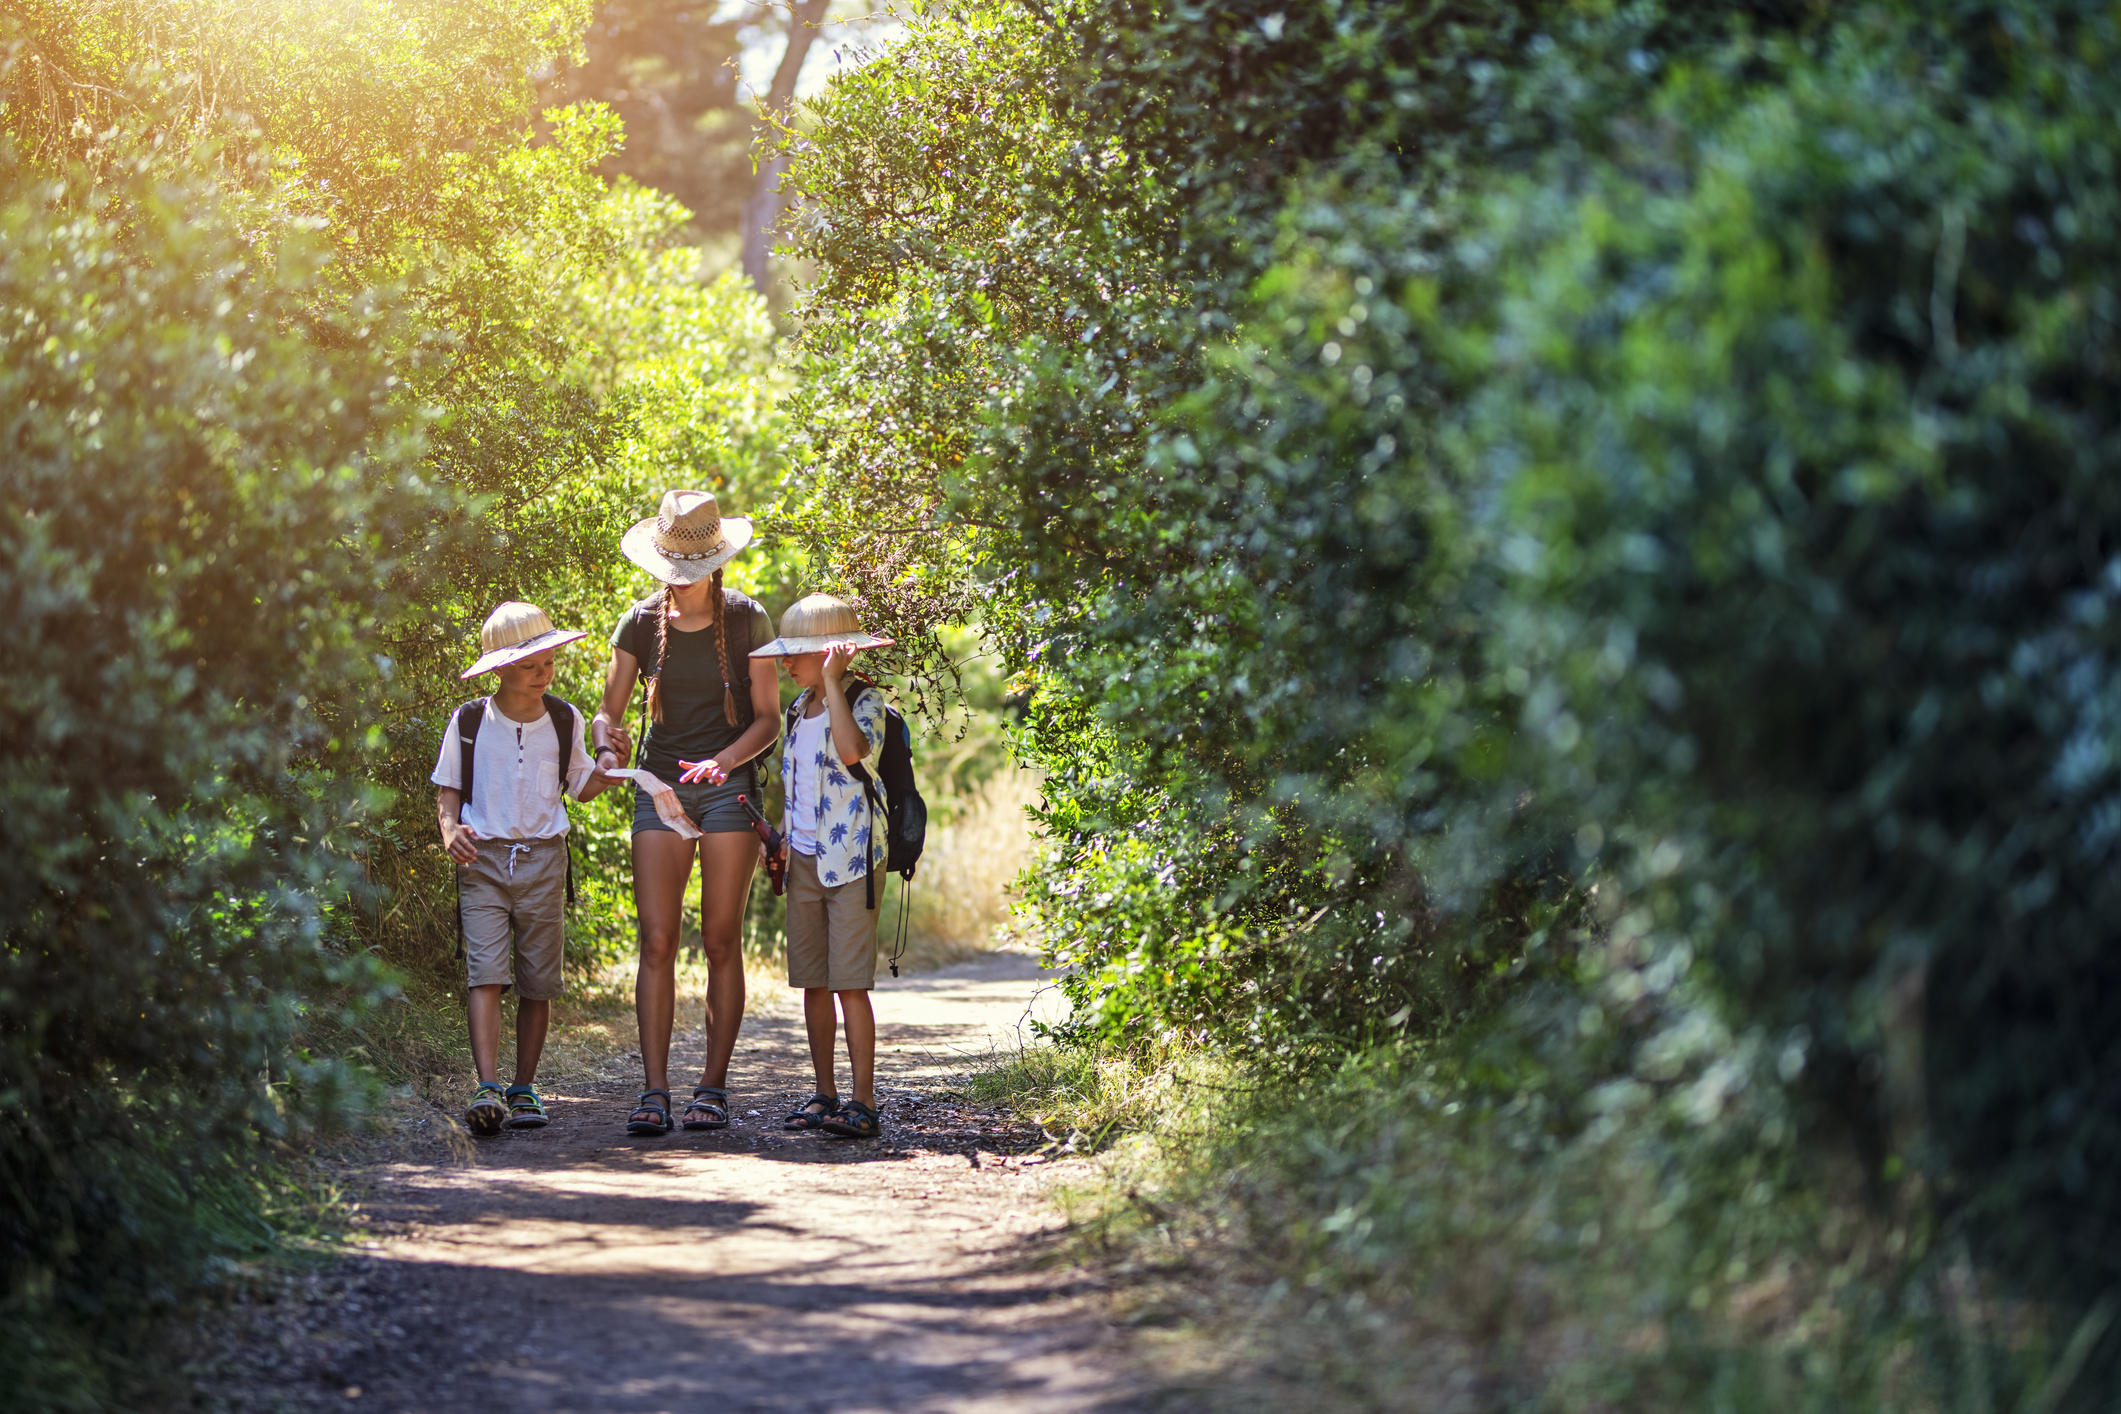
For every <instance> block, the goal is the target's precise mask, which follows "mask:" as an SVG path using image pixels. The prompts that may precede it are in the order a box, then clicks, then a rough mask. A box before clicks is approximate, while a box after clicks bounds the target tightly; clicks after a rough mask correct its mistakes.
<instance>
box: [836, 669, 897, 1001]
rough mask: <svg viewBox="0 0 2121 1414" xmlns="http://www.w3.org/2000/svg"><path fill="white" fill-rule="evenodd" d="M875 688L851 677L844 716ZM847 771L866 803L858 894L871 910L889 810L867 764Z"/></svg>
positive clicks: (867, 680)
mask: <svg viewBox="0 0 2121 1414" xmlns="http://www.w3.org/2000/svg"><path fill="white" fill-rule="evenodd" d="M876 690H877V686H876V684H875V683H873V682H871V681H869V679H867V678H856V679H855V680H854V691H852V692H850V693H848V694H847V713H848V715H849V716H852V715H853V714H854V704H855V703H857V702H859V701H861V700H862V694H863V693H865V692H875V691H876ZM878 755H879V757H881V755H882V753H881V752H879V753H878ZM847 774H848V775H850V776H852V777H854V778H855V779H856V780H858V781H860V782H861V783H862V799H863V800H864V801H866V802H867V803H868V806H869V848H867V849H865V850H863V851H862V864H863V866H864V867H863V870H862V897H863V898H864V899H866V900H867V902H868V906H869V909H870V911H872V912H874V911H875V909H876V832H877V831H878V830H879V829H883V830H887V831H888V830H889V829H890V828H891V823H890V821H891V817H890V813H889V812H888V811H886V810H885V809H884V797H883V793H882V792H881V791H879V790H878V789H877V788H876V778H875V777H873V776H871V775H870V774H869V768H868V767H867V766H865V765H863V764H862V763H861V762H859V761H855V762H852V763H850V764H849V765H848V767H847ZM892 975H893V976H897V975H898V974H897V973H893V974H892Z"/></svg>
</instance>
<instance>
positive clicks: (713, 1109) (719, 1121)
mask: <svg viewBox="0 0 2121 1414" xmlns="http://www.w3.org/2000/svg"><path fill="white" fill-rule="evenodd" d="M704 1095H712V1096H714V1098H713V1099H711V1100H708V1099H702V1098H701V1097H702V1096H704ZM694 1110H698V1111H700V1112H701V1113H702V1114H704V1115H706V1116H707V1118H706V1119H693V1118H691V1115H692V1112H693V1111H694ZM685 1115H686V1119H685V1127H686V1128H687V1129H727V1128H728V1127H729V1092H728V1091H727V1090H724V1089H723V1088H722V1087H721V1086H719V1085H695V1086H693V1087H692V1103H691V1104H689V1105H687V1106H685Z"/></svg>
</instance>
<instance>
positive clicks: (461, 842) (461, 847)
mask: <svg viewBox="0 0 2121 1414" xmlns="http://www.w3.org/2000/svg"><path fill="white" fill-rule="evenodd" d="M478 837H479V832H478V831H477V830H474V829H472V828H471V826H469V825H453V824H451V823H449V822H448V821H446V820H445V821H443V822H442V848H443V850H444V851H445V852H446V853H447V854H448V855H449V857H450V858H451V859H454V860H455V861H456V862H457V863H459V864H469V863H471V862H472V861H473V860H474V859H477V858H478V857H479V847H478V845H476V844H474V843H473V841H474V840H476V839H478Z"/></svg>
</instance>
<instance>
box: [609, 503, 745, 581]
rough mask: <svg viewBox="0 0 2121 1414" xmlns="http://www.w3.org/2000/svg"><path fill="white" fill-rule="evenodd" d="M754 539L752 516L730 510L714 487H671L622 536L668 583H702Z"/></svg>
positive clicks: (634, 555)
mask: <svg viewBox="0 0 2121 1414" xmlns="http://www.w3.org/2000/svg"><path fill="white" fill-rule="evenodd" d="M750 543H751V522H750V521H749V520H748V519H747V518H745V517H743V516H724V515H723V514H722V508H721V507H720V506H719V505H717V504H716V503H715V499H714V493H713V492H712V491H665V492H664V493H663V504H662V505H661V506H659V507H657V508H656V513H655V514H654V515H652V516H650V517H649V518H648V519H647V520H644V521H641V522H639V523H638V524H636V525H635V526H634V527H633V529H631V530H629V531H627V532H626V537H625V538H624V539H623V540H621V541H619V549H620V551H622V552H623V553H624V554H625V556H626V558H627V559H629V560H631V561H633V562H634V563H635V564H637V565H639V566H640V567H641V568H642V569H644V570H646V571H648V572H649V573H650V574H652V575H654V576H655V577H656V578H657V579H660V580H662V581H663V583H665V584H697V583H699V582H700V581H701V580H703V579H705V578H707V576H708V575H711V574H713V573H714V572H715V571H716V570H718V569H720V568H721V567H722V566H723V565H726V564H728V563H729V562H730V561H731V560H733V559H735V558H736V552H737V551H739V550H741V549H743V548H744V547H745V546H746V545H749V544H750Z"/></svg>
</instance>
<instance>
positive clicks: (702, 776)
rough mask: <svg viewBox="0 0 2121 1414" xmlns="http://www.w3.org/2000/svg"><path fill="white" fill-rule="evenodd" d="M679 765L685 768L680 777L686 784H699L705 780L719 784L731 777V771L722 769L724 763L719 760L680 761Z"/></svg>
mask: <svg viewBox="0 0 2121 1414" xmlns="http://www.w3.org/2000/svg"><path fill="white" fill-rule="evenodd" d="M678 765H680V766H682V767H683V768H684V770H683V772H682V773H681V774H680V775H679V776H678V779H679V780H680V781H683V782H684V783H685V784H686V785H698V784H699V783H700V782H701V781H705V782H706V783H707V784H708V785H711V786H718V785H720V784H721V783H722V782H724V781H726V780H728V779H729V773H728V772H727V771H725V770H723V769H722V763H721V762H719V761H714V760H707V761H680V762H678Z"/></svg>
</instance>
